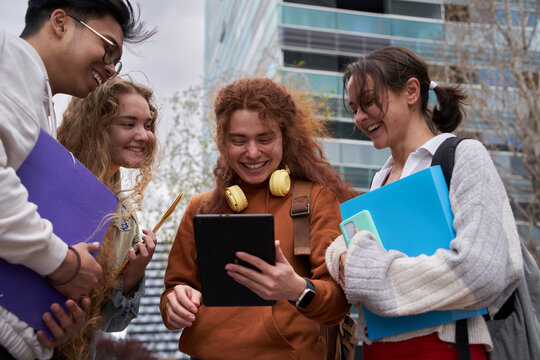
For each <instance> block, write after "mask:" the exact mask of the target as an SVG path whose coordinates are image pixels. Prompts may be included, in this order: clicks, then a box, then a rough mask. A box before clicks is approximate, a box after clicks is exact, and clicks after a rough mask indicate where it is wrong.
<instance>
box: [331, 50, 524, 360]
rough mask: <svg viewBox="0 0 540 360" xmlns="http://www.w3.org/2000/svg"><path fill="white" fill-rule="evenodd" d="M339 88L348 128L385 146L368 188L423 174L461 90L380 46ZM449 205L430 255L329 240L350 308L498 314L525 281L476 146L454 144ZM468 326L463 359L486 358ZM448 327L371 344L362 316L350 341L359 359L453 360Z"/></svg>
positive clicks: (362, 235) (458, 106)
mask: <svg viewBox="0 0 540 360" xmlns="http://www.w3.org/2000/svg"><path fill="white" fill-rule="evenodd" d="M343 87H344V90H345V91H344V94H347V96H348V99H347V101H346V102H347V104H348V107H349V108H350V109H351V110H352V113H353V115H354V121H355V123H356V126H358V128H359V129H360V130H361V131H363V132H364V133H365V134H366V135H367V136H369V137H370V139H371V140H372V141H373V146H374V147H375V148H376V149H383V148H387V147H388V148H390V150H391V156H390V158H389V159H388V160H387V161H386V163H385V164H384V166H383V167H382V169H381V170H380V171H379V172H377V174H376V175H375V176H374V178H373V182H372V185H371V189H370V190H375V189H377V188H379V187H381V186H384V185H386V184H389V183H392V182H394V181H396V180H399V179H402V178H404V177H406V176H409V175H411V174H413V173H416V172H418V171H420V170H423V169H425V168H428V167H429V166H430V165H431V160H432V158H433V154H434V153H435V151H436V150H437V148H438V147H439V146H440V145H441V143H442V142H443V141H444V140H445V139H447V138H449V137H452V136H455V135H453V134H451V133H450V132H451V131H454V130H455V129H456V128H457V127H458V125H459V124H460V123H461V121H462V118H463V115H464V112H463V110H464V101H465V99H466V96H465V93H464V92H463V91H462V90H461V89H459V87H455V86H442V85H438V84H436V83H434V82H433V81H431V80H430V77H429V74H428V70H427V66H426V64H425V63H424V62H423V61H422V60H421V59H420V58H419V57H418V56H417V55H416V54H414V53H413V52H412V51H410V50H408V49H405V48H399V47H388V48H384V49H380V50H377V51H374V52H372V53H370V54H368V55H367V56H365V57H363V58H361V59H359V60H357V61H355V62H354V63H351V64H350V65H348V67H347V69H346V71H345V75H344V83H343ZM430 92H434V93H435V95H436V98H437V104H436V105H435V107H434V109H433V110H430V109H429V108H428V99H429V93H430ZM344 96H345V95H344ZM344 102H345V100H344ZM450 203H451V207H452V212H453V215H454V229H455V232H456V237H455V239H454V240H452V242H451V243H450V249H449V250H444V249H439V250H438V251H437V252H436V253H435V254H433V255H431V256H426V255H422V256H418V257H408V256H406V255H405V254H403V253H401V252H398V251H386V250H385V249H384V248H383V247H382V245H380V244H379V243H378V241H377V240H376V239H375V237H374V236H373V235H372V234H371V233H370V232H367V231H359V232H357V233H356V234H355V235H354V237H353V238H352V239H351V242H350V244H349V246H348V247H346V245H345V242H344V240H343V237H342V236H339V237H338V238H336V240H335V241H334V242H333V243H332V244H331V245H330V247H329V248H328V250H327V252H326V264H327V267H328V269H329V271H330V274H331V275H332V277H333V278H334V279H335V280H336V281H337V282H339V283H340V285H341V286H342V288H343V289H344V291H345V294H346V296H347V299H348V300H349V302H350V303H351V304H353V305H354V306H355V307H357V308H358V309H362V305H365V306H366V307H367V308H369V309H370V310H371V311H372V312H374V313H376V314H378V315H382V316H387V317H396V316H406V315H413V314H418V313H424V312H428V311H432V310H453V309H481V308H484V307H487V308H488V311H489V312H490V313H494V312H496V311H497V310H498V309H499V308H500V307H501V305H502V304H503V303H504V302H505V300H506V299H507V298H508V297H509V296H510V294H511V293H512V292H513V291H514V289H515V288H516V287H517V286H518V284H519V281H520V278H521V277H522V276H523V269H522V259H521V252H520V244H519V237H518V234H517V229H516V225H515V222H514V219H513V216H512V210H511V208H510V204H509V201H508V197H507V194H506V192H505V189H504V186H503V184H502V182H501V179H500V178H499V176H498V174H497V170H496V169H495V166H494V165H493V163H492V161H491V159H490V157H489V154H488V152H487V150H486V149H485V148H484V146H483V145H482V144H481V143H480V142H478V141H476V140H472V139H465V140H463V141H461V142H460V143H459V145H458V146H457V149H456V153H455V166H454V170H453V173H452V182H451V186H450ZM411 226H414V225H411ZM382 299H384V301H383V300H382ZM467 323H468V340H469V344H470V345H469V349H470V353H471V358H472V359H486V351H490V350H491V349H492V341H491V338H490V335H489V332H488V329H487V326H486V322H485V320H484V318H483V317H482V316H478V317H473V318H470V319H468V321H467ZM455 324H456V323H455V322H450V323H445V324H442V325H437V326H432V327H428V328H424V329H419V330H415V331H410V332H406V333H401V334H398V335H393V336H389V337H385V338H382V339H378V340H377V341H371V340H370V339H369V336H368V333H367V332H365V319H364V316H363V312H360V314H359V326H358V331H357V337H358V338H359V339H360V340H361V341H363V351H364V359H366V360H370V359H382V358H384V359H394V358H398V357H399V359H457V350H456V346H455V344H456V336H455V334H456V331H455ZM368 330H369V329H368Z"/></svg>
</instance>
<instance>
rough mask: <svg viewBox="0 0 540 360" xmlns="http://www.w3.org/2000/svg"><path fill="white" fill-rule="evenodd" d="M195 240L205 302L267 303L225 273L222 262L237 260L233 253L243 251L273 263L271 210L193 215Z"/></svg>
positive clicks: (272, 218) (267, 303)
mask: <svg viewBox="0 0 540 360" xmlns="http://www.w3.org/2000/svg"><path fill="white" fill-rule="evenodd" d="M193 229H194V233H195V244H196V247H197V259H198V263H199V274H200V278H201V289H202V298H203V304H204V305H205V306H271V305H273V304H275V300H264V299H262V298H261V297H259V296H258V295H257V294H255V293H254V292H252V291H251V290H250V289H248V288H247V287H245V286H244V285H241V284H239V283H237V282H236V281H235V280H234V279H233V278H232V277H230V276H229V275H227V272H226V270H225V265H226V264H229V263H239V264H241V265H244V266H248V267H252V266H251V265H249V264H247V263H245V262H243V261H241V260H239V259H238V258H237V257H236V255H235V253H236V252H237V251H244V252H246V253H248V254H251V255H254V256H257V257H259V258H261V259H263V260H264V261H266V262H267V263H269V264H272V265H274V264H275V249H274V217H273V216H272V215H271V214H235V215H217V214H205V215H195V216H194V217H193Z"/></svg>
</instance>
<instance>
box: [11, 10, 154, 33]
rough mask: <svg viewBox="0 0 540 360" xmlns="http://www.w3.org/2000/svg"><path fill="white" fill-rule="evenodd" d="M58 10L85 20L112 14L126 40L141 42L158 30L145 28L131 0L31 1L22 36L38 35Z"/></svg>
mask: <svg viewBox="0 0 540 360" xmlns="http://www.w3.org/2000/svg"><path fill="white" fill-rule="evenodd" d="M56 9H63V10H65V11H67V12H69V13H70V14H72V15H75V16H77V17H78V18H79V19H81V20H83V21H88V20H89V19H101V18H103V17H104V16H106V15H111V16H112V17H113V18H114V19H115V20H116V21H117V22H118V24H119V25H120V27H121V28H122V32H123V34H124V42H126V43H140V42H142V41H144V40H146V39H148V38H149V37H151V36H153V35H154V34H155V33H156V29H155V28H154V29H152V30H146V29H145V28H144V26H145V23H144V22H143V21H141V20H140V14H139V15H138V16H136V15H135V12H134V11H133V7H132V6H131V3H130V2H129V0H29V1H28V9H27V10H26V16H25V27H24V29H23V31H22V33H21V37H22V38H28V37H29V36H32V35H34V34H36V33H37V32H38V31H39V29H41V27H42V26H43V23H44V22H45V21H46V20H47V18H48V17H49V14H50V13H51V12H53V11H54V10H56Z"/></svg>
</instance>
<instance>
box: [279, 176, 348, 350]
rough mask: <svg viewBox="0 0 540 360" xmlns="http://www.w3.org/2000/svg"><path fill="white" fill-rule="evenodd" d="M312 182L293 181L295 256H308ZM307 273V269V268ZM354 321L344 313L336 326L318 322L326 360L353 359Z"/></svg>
mask: <svg viewBox="0 0 540 360" xmlns="http://www.w3.org/2000/svg"><path fill="white" fill-rule="evenodd" d="M312 187H313V183H311V182H307V181H301V180H296V181H295V182H294V184H293V190H292V201H291V210H290V214H291V217H292V219H293V237H294V238H293V241H294V255H310V254H311V239H310V235H309V213H310V211H311V206H310V200H311V189H312ZM306 263H307V265H306V268H307V270H310V269H309V261H306ZM308 273H309V271H308ZM356 326H357V324H356V321H355V320H354V319H353V318H352V317H351V315H350V314H347V315H346V316H345V318H344V319H343V320H341V321H340V322H339V323H338V324H337V325H334V326H326V325H323V324H319V328H320V333H321V336H322V337H323V338H324V339H325V341H326V360H353V359H354V355H355V351H356V346H357V344H358V340H357V339H356V337H355V333H356Z"/></svg>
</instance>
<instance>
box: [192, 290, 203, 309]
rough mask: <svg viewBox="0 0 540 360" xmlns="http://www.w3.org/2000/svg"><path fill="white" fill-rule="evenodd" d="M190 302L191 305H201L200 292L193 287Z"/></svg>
mask: <svg viewBox="0 0 540 360" xmlns="http://www.w3.org/2000/svg"><path fill="white" fill-rule="evenodd" d="M191 302H192V303H193V305H195V306H196V307H197V308H198V307H199V306H201V303H202V294H201V293H200V292H199V291H197V290H195V289H193V290H192V291H191Z"/></svg>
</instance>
